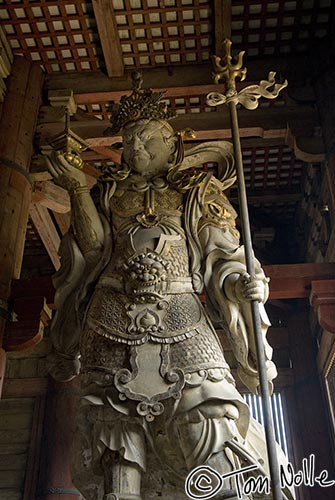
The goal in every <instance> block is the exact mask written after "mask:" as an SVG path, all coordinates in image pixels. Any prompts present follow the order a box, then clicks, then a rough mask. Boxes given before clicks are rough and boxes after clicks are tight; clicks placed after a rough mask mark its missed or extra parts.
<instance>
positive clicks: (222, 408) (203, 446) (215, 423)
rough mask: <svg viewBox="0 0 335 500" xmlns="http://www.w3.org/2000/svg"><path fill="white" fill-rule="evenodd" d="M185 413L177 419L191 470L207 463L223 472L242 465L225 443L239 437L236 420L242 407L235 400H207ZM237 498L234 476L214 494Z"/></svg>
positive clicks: (221, 498)
mask: <svg viewBox="0 0 335 500" xmlns="http://www.w3.org/2000/svg"><path fill="white" fill-rule="evenodd" d="M183 417H184V418H183V419H179V422H178V435H179V440H180V447H181V449H182V451H183V454H184V457H185V462H186V464H187V468H188V470H189V471H192V469H195V468H196V467H198V466H201V465H206V466H209V467H211V468H212V469H214V470H215V471H216V472H218V473H219V474H220V475H223V474H227V473H229V472H231V471H233V470H236V469H238V468H239V467H240V465H239V461H238V458H237V457H236V455H234V454H233V453H232V452H231V450H230V449H229V448H228V447H227V446H226V445H225V443H227V441H229V440H232V439H238V438H239V433H238V430H237V427H236V424H235V422H236V420H237V419H238V417H239V411H238V408H237V407H236V406H235V405H234V404H232V403H222V402H216V401H208V402H205V403H202V404H201V405H199V406H198V407H196V408H194V409H193V410H191V411H190V412H188V414H185V415H184V416H183ZM237 498H238V496H237V490H236V484H235V479H234V478H232V477H231V478H228V479H226V480H224V483H223V486H222V488H221V490H220V491H219V492H218V493H217V494H216V495H215V496H214V497H213V499H215V500H224V499H225V500H228V499H229V500H234V499H237Z"/></svg>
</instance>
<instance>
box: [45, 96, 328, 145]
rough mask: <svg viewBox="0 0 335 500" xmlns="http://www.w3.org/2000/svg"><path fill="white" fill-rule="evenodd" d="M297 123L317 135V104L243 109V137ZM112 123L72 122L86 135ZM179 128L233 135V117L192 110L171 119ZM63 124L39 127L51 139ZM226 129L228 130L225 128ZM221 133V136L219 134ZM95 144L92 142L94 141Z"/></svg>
mask: <svg viewBox="0 0 335 500" xmlns="http://www.w3.org/2000/svg"><path fill="white" fill-rule="evenodd" d="M288 123H289V124H292V123H294V124H295V131H296V135H299V136H308V135H311V136H312V135H313V131H314V128H315V126H316V125H317V124H318V115H317V112H316V110H315V108H314V107H313V106H307V105H304V106H296V105H293V106H292V105H288V106H285V107H284V106H283V107H280V108H275V110H274V109H272V108H258V109H256V110H254V111H253V112H252V113H250V111H249V110H246V109H244V108H242V109H240V111H239V125H240V133H241V137H253V136H256V137H264V138H267V139H271V138H274V137H278V138H280V139H282V138H283V137H285V135H286V133H287V125H288ZM109 125H110V123H109V120H99V119H96V120H95V121H94V120H92V119H91V117H90V119H89V118H88V119H87V120H82V121H73V122H71V128H72V130H73V131H74V132H75V133H77V134H78V135H80V136H81V137H82V138H83V139H85V140H86V139H88V138H89V139H93V138H99V140H100V139H102V138H103V137H104V131H105V130H106V129H107V127H108V126H109ZM171 125H172V126H173V127H174V128H175V129H176V130H181V129H184V128H189V127H190V125H192V128H193V129H194V130H195V131H196V132H198V136H199V139H203V140H205V139H218V138H227V137H230V119H229V114H228V113H227V112H226V109H224V108H222V107H221V108H219V109H218V110H217V111H216V112H212V113H209V112H202V113H192V114H190V113H188V114H182V115H178V116H177V117H176V118H174V119H173V120H172V121H171ZM62 130H63V124H61V123H57V122H53V123H41V124H39V125H38V127H37V133H38V135H39V136H40V140H41V141H43V140H47V139H48V138H50V137H51V136H54V135H56V134H58V133H60V132H61V131H62ZM222 131H225V132H222ZM218 135H220V136H221V137H218ZM91 144H92V143H91Z"/></svg>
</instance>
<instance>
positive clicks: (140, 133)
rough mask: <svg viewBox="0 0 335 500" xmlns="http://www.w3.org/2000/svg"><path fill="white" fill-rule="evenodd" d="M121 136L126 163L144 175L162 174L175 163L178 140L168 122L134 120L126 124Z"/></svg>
mask: <svg viewBox="0 0 335 500" xmlns="http://www.w3.org/2000/svg"><path fill="white" fill-rule="evenodd" d="M122 136H123V159H124V161H125V163H126V164H127V165H128V166H129V167H130V169H131V170H133V171H135V172H137V173H139V174H141V175H143V176H144V177H152V176H156V175H159V174H161V173H163V172H166V171H167V170H169V168H170V167H171V166H173V165H174V164H175V161H176V155H177V141H178V139H177V136H176V134H175V133H174V131H173V129H172V128H171V127H170V125H169V124H168V123H167V122H164V121H162V120H157V119H146V118H145V119H140V120H137V121H131V122H128V123H127V124H126V125H125V126H124V127H123V130H122Z"/></svg>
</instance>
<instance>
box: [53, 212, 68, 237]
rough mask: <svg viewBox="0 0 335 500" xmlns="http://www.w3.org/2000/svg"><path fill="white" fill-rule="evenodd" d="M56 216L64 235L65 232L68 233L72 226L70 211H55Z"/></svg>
mask: <svg viewBox="0 0 335 500" xmlns="http://www.w3.org/2000/svg"><path fill="white" fill-rule="evenodd" d="M54 217H55V219H56V222H57V225H58V227H59V230H60V232H61V233H62V235H63V236H64V234H66V233H67V232H68V230H69V228H70V224H71V216H70V212H67V213H66V214H64V213H59V212H54Z"/></svg>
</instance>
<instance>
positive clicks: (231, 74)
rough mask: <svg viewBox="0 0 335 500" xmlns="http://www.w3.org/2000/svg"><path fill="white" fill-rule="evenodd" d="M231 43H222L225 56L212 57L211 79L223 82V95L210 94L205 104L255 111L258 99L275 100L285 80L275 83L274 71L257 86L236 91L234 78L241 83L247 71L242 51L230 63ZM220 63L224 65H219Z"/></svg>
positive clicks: (285, 85)
mask: <svg viewBox="0 0 335 500" xmlns="http://www.w3.org/2000/svg"><path fill="white" fill-rule="evenodd" d="M231 44H232V43H231V41H230V40H225V41H224V49H225V56H224V57H223V58H222V59H220V57H218V56H213V57H212V59H213V63H214V72H213V77H214V81H215V83H219V81H220V80H224V82H225V84H226V92H225V94H221V93H220V92H210V93H209V94H208V95H207V98H206V102H207V104H208V105H209V106H220V105H221V104H229V103H230V102H233V103H234V104H238V103H239V104H242V106H244V107H245V108H247V109H256V108H257V107H258V104H259V102H258V101H259V99H260V98H261V97H265V98H267V99H275V98H276V97H278V95H279V92H280V91H281V90H282V89H283V88H285V87H287V84H288V83H287V80H285V81H284V82H283V83H276V81H275V76H276V73H275V72H274V71H270V72H269V75H268V79H267V80H261V81H260V83H259V85H249V86H248V87H245V88H244V89H242V90H241V91H240V92H237V91H236V81H235V80H236V78H239V79H240V80H241V81H242V80H244V79H245V77H246V74H247V69H246V68H243V67H242V66H243V55H244V51H242V52H239V54H238V55H237V60H236V62H235V63H232V56H231ZM221 61H222V63H223V64H224V65H223V64H221Z"/></svg>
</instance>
